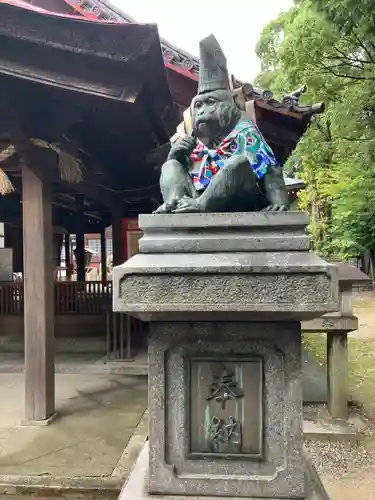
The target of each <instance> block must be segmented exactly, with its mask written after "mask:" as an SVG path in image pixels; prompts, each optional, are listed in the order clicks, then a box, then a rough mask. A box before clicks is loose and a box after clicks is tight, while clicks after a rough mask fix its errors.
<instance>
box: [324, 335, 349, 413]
mask: <svg viewBox="0 0 375 500" xmlns="http://www.w3.org/2000/svg"><path fill="white" fill-rule="evenodd" d="M327 377H328V380H327V381H328V410H329V412H330V414H331V417H332V418H334V419H339V420H346V419H347V416H348V394H347V378H348V334H347V332H344V331H336V332H328V334H327Z"/></svg>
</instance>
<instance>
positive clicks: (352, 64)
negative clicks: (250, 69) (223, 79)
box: [256, 0, 375, 257]
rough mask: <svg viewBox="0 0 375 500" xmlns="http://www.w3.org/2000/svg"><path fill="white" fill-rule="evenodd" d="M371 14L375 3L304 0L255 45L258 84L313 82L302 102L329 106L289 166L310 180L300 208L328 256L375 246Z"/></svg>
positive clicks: (283, 88) (276, 86)
mask: <svg viewBox="0 0 375 500" xmlns="http://www.w3.org/2000/svg"><path fill="white" fill-rule="evenodd" d="M354 5H355V7H354ZM358 6H359V7H358ZM351 9H353V12H354V10H355V16H354V17H353V18H351V19H349V20H348V18H350V15H348V12H352V10H351ZM372 11H373V7H372V8H371V2H370V0H356V2H354V0H300V1H298V2H295V5H294V7H293V8H291V9H290V10H289V11H287V12H284V13H282V14H281V15H280V16H278V17H277V19H275V20H274V21H272V22H271V23H269V24H268V25H267V26H266V27H265V28H264V30H263V32H262V34H261V37H260V40H259V42H258V45H257V48H256V52H257V55H258V57H259V58H260V60H261V68H262V71H261V73H260V75H258V77H257V81H256V83H257V84H258V85H260V86H262V87H267V88H271V89H272V90H273V91H274V93H275V94H277V93H282V92H284V93H285V92H288V91H290V90H292V89H294V88H297V87H299V86H300V85H301V84H304V83H306V84H307V86H308V92H307V93H306V95H305V96H304V97H303V99H305V101H306V102H308V103H312V102H321V101H324V102H325V103H326V105H327V110H326V112H325V113H324V114H323V115H321V116H320V117H318V119H317V120H316V122H315V123H314V124H313V125H312V126H311V127H310V129H309V131H308V132H307V133H306V135H305V137H304V138H303V139H302V141H301V142H300V144H299V145H298V147H297V149H296V151H295V152H294V154H293V157H292V158H290V160H289V163H288V164H287V165H286V168H287V169H292V168H293V166H294V165H296V164H297V165H298V166H299V172H298V175H299V176H300V177H302V178H303V179H304V180H305V181H306V183H307V189H306V190H305V191H303V192H302V193H301V195H300V199H299V204H300V207H301V208H302V209H305V210H308V211H309V213H310V214H311V224H310V234H311V241H312V244H313V247H314V249H315V250H317V251H319V252H321V253H322V254H324V255H334V256H338V257H352V256H358V255H360V254H361V253H362V252H363V251H364V250H365V249H368V248H375V217H374V215H375V168H374V159H375V42H373V38H372V37H373V36H372V32H373V33H375V17H374V16H373V15H372ZM372 24H374V26H372ZM371 30H373V31H372V32H371Z"/></svg>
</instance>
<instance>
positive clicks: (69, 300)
mask: <svg viewBox="0 0 375 500" xmlns="http://www.w3.org/2000/svg"><path fill="white" fill-rule="evenodd" d="M111 303H112V282H111V281H107V282H102V281H57V282H55V314H98V313H101V312H104V311H106V310H110V309H111ZM23 304H24V296H23V282H22V281H12V282H0V314H22V313H23Z"/></svg>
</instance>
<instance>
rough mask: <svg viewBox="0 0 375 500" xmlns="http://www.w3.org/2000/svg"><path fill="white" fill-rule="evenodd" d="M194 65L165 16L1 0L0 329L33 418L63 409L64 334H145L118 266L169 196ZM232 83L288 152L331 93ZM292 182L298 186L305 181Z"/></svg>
mask: <svg viewBox="0 0 375 500" xmlns="http://www.w3.org/2000/svg"><path fill="white" fill-rule="evenodd" d="M198 70H199V60H198V59H197V58H195V57H193V56H191V55H190V54H188V53H186V52H185V51H183V50H181V49H179V48H177V47H174V46H173V45H172V44H170V43H168V42H167V41H165V40H163V39H161V38H160V37H159V33H158V30H157V26H156V25H150V24H137V23H136V22H135V21H134V20H132V19H130V18H129V17H127V16H126V15H124V14H122V13H121V12H118V11H117V10H115V9H114V8H112V7H111V6H109V5H108V4H104V3H102V2H100V1H99V0H83V2H81V1H75V0H35V1H33V2H30V3H27V2H23V1H18V0H9V1H6V2H4V1H1V0H0V169H1V170H0V192H1V196H0V221H1V222H3V223H4V246H5V248H3V249H0V263H1V265H0V331H1V334H0V335H1V336H2V337H3V338H5V337H6V338H9V337H12V336H14V337H17V338H19V339H24V350H25V387H26V395H25V418H26V420H28V421H44V420H48V419H49V418H50V417H51V416H52V415H53V414H54V409H55V396H54V352H55V345H56V342H57V341H59V342H60V343H61V342H62V341H63V340H64V338H68V337H69V338H80V337H86V338H87V337H90V336H91V337H95V338H99V339H101V340H102V344H103V351H104V352H105V353H106V354H107V355H108V357H109V358H110V359H113V358H117V359H124V360H126V358H129V357H130V356H131V352H132V349H133V348H136V347H137V345H139V344H140V343H141V342H142V338H144V335H143V332H144V326H143V325H142V324H141V323H140V322H136V321H134V320H130V318H127V317H126V316H125V315H121V316H119V315H115V314H113V313H112V312H111V311H112V282H111V279H110V267H111V266H112V265H118V264H121V263H122V262H123V261H124V260H126V259H128V258H129V257H130V256H131V255H133V254H134V253H135V252H137V242H138V238H139V236H140V232H139V230H138V227H137V217H138V214H139V213H150V212H152V211H153V210H155V208H156V207H157V206H158V205H159V204H160V203H161V197H160V192H159V185H158V181H159V175H160V166H161V165H162V163H163V162H164V161H165V159H166V157H167V154H168V151H169V148H170V139H171V138H172V137H173V135H174V134H175V133H176V130H177V128H178V126H179V125H180V124H181V122H183V120H184V112H185V110H186V109H188V108H189V105H190V102H191V99H192V98H193V96H194V95H195V94H196V91H197V80H198ZM232 85H233V93H234V95H235V96H236V98H238V99H239V102H240V101H241V102H242V104H244V105H245V104H246V106H247V107H250V108H251V110H252V116H253V120H254V121H255V122H256V124H257V126H258V127H259V129H260V131H261V132H262V134H263V135H264V137H265V139H266V141H267V142H268V143H269V144H270V146H271V147H272V149H273V151H274V153H275V155H276V157H277V159H278V160H279V162H280V163H281V164H284V163H285V161H286V159H287V158H288V156H289V155H290V154H291V152H292V151H293V150H294V148H295V147H296V145H297V143H298V141H299V140H300V138H301V136H302V135H303V133H304V132H305V131H306V129H307V128H308V126H309V124H310V122H311V120H312V118H313V117H314V115H315V114H316V113H319V112H321V111H322V110H323V105H322V104H318V105H314V106H306V105H302V104H301V103H300V102H299V98H300V95H301V93H302V92H303V90H304V89H299V91H296V92H292V93H291V94H289V95H285V96H284V97H283V98H281V99H280V100H277V99H276V98H274V96H273V95H272V93H271V92H269V91H268V90H260V89H255V88H253V87H252V86H251V85H250V84H244V83H242V82H238V81H237V80H235V79H234V78H233V80H232ZM287 184H288V186H289V191H290V196H291V198H292V199H294V198H295V196H296V192H297V191H298V189H300V188H302V187H303V184H301V183H300V182H298V181H293V180H291V179H287ZM93 241H95V250H93V247H94V244H93ZM109 243H110V245H109ZM87 247H88V249H89V250H90V247H91V250H92V251H93V257H92V259H91V260H93V261H95V263H96V265H97V266H96V267H98V269H96V270H95V273H93V272H92V273H93V274H95V278H92V276H91V275H90V272H87V267H88V263H89V260H88V255H89V254H90V252H89V251H88V249H87ZM62 255H63V258H62ZM109 255H112V257H111V259H112V262H111V263H110V265H109V264H108V259H107V257H108V256H109ZM94 256H95V258H94ZM98 256H99V257H98ZM73 264H74V265H73ZM94 267H95V266H94ZM73 268H74V269H73ZM73 271H74V272H73ZM104 352H103V353H104Z"/></svg>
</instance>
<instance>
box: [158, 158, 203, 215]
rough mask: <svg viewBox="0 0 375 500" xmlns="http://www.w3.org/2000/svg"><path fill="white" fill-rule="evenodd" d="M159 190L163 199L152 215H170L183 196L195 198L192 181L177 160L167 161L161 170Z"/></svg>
mask: <svg viewBox="0 0 375 500" xmlns="http://www.w3.org/2000/svg"><path fill="white" fill-rule="evenodd" d="M160 190H161V194H162V197H163V202H164V203H163V205H161V206H160V207H159V208H158V209H157V210H155V212H154V213H170V212H172V211H173V208H175V207H176V205H177V202H178V200H180V199H181V198H183V197H184V196H186V197H189V198H195V197H196V196H197V194H196V192H195V189H194V186H193V181H192V178H191V176H190V175H189V173H188V171H187V169H186V168H185V167H184V166H183V165H182V164H181V163H180V162H179V161H177V160H168V161H166V162H165V163H164V165H163V166H162V168H161V175H160Z"/></svg>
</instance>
